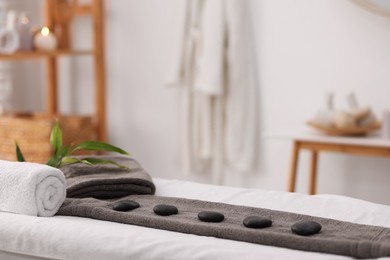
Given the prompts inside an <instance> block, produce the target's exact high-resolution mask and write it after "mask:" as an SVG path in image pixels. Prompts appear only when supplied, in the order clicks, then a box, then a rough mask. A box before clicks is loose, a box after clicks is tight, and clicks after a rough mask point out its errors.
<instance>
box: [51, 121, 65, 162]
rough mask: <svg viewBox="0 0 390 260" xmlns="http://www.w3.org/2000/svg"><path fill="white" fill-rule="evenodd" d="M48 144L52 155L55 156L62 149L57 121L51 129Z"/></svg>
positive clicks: (60, 133) (60, 132)
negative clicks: (52, 152)
mask: <svg viewBox="0 0 390 260" xmlns="http://www.w3.org/2000/svg"><path fill="white" fill-rule="evenodd" d="M50 144H51V147H52V148H53V150H54V154H55V155H57V154H58V153H59V152H60V151H61V149H62V131H61V128H60V126H59V124H58V120H56V121H55V122H54V125H53V129H52V130H51V134H50Z"/></svg>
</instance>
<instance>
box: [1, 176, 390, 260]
mask: <svg viewBox="0 0 390 260" xmlns="http://www.w3.org/2000/svg"><path fill="white" fill-rule="evenodd" d="M154 181H155V184H156V186H157V193H156V195H159V196H170V197H184V198H190V199H200V200H208V201H216V202H224V203H230V204H237V205H247V206H254V207H263V208H269V209H276V210H283V211H290V212H296V213H302V214H309V215H315V216H321V217H328V218H334V219H339V220H344V221H350V222H355V223H361V224H371V225H379V226H386V227H390V207H389V206H384V205H379V204H374V203H370V202H366V201H362V200H357V199H352V198H348V197H342V196H334V195H316V196H308V195H302V194H294V193H285V192H276V191H264V190H257V189H241V188H232V187H219V186H213V185H205V184H198V183H192V182H185V181H175V180H162V179H155V180H154ZM0 250H3V251H7V252H14V253H19V254H26V255H33V256H40V257H47V258H55V259H83V260H84V259H94V260H95V259H112V260H114V259H115V260H120V259H240V260H241V259H287V258H288V259H300V260H301V259H310V260H312V259H350V258H348V257H342V256H335V255H328V254H320V253H311V252H303V251H297V250H291V249H285V248H277V247H271V246H262V245H257V244H251V243H244V242H237V241H231V240H224V239H217V238H213V237H202V236H196V235H188V234H181V233H176V232H170V231H164V230H158V229H151V228H145V227H139V226H132V225H124V224H119V223H112V222H106V221H99V220H94V219H87V218H77V217H64V216H55V217H51V218H42V217H31V216H24V215H16V214H9V213H0ZM0 257H1V254H0ZM0 259H1V258H0Z"/></svg>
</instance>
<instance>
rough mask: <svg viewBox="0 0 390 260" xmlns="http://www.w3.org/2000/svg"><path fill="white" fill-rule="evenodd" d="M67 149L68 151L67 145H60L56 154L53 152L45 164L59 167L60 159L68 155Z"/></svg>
mask: <svg viewBox="0 0 390 260" xmlns="http://www.w3.org/2000/svg"><path fill="white" fill-rule="evenodd" d="M69 151H70V146H69V145H67V146H65V147H61V148H60V149H59V150H58V152H57V154H54V155H53V156H52V157H51V158H50V159H49V161H48V162H47V163H46V164H47V165H49V166H51V167H55V168H58V167H60V165H61V162H62V159H63V158H64V157H66V156H68V155H69Z"/></svg>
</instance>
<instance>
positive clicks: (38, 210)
mask: <svg viewBox="0 0 390 260" xmlns="http://www.w3.org/2000/svg"><path fill="white" fill-rule="evenodd" d="M65 197H66V181H65V176H64V174H63V173H62V172H61V171H60V170H59V169H56V168H53V167H50V166H47V165H44V164H37V163H28V162H9V161H1V160H0V211H5V212H12V213H17V214H24V215H31V216H40V217H50V216H53V215H54V214H55V213H57V211H58V209H59V208H60V206H61V205H62V203H63V202H64V200H65Z"/></svg>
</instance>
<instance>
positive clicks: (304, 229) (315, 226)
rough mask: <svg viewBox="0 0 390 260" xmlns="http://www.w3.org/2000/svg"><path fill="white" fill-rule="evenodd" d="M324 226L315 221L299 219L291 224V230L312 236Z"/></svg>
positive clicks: (301, 234)
mask: <svg viewBox="0 0 390 260" xmlns="http://www.w3.org/2000/svg"><path fill="white" fill-rule="evenodd" d="M321 228H322V226H321V225H320V224H319V223H317V222H315V221H305V220H303V221H299V222H297V223H295V224H294V225H292V226H291V231H292V232H294V233H295V234H297V235H300V236H310V235H314V234H317V233H318V232H320V231H321Z"/></svg>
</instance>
